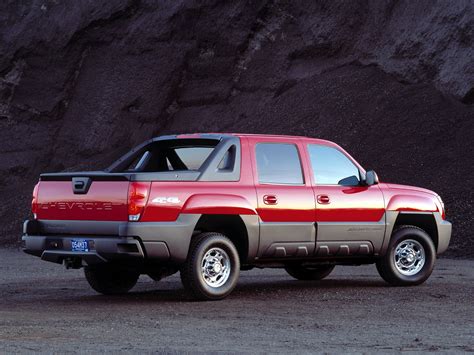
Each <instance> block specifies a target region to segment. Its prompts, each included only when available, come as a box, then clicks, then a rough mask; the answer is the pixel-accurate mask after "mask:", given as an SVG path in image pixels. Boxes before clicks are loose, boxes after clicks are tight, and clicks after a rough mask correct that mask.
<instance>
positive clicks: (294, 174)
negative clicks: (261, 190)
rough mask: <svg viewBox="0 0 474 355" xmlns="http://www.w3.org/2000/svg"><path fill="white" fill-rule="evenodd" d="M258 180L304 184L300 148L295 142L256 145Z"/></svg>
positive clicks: (273, 182) (271, 182) (268, 182)
mask: <svg viewBox="0 0 474 355" xmlns="http://www.w3.org/2000/svg"><path fill="white" fill-rule="evenodd" d="M255 149H256V156H257V171H258V181H259V182H260V183H263V184H303V173H302V171H301V162H300V158H299V155H298V150H297V148H296V146H295V145H293V144H284V143H259V144H257V146H256V148H255Z"/></svg>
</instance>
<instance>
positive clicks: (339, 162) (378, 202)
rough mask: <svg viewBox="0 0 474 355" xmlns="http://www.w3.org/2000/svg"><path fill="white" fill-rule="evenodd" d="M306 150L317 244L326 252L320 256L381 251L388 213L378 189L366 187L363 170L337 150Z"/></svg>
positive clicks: (311, 147)
mask: <svg viewBox="0 0 474 355" xmlns="http://www.w3.org/2000/svg"><path fill="white" fill-rule="evenodd" d="M307 148H308V155H309V160H310V165H311V169H312V172H313V179H314V187H313V188H314V194H315V197H316V222H317V241H318V245H319V246H324V248H325V249H324V250H320V251H319V254H325V253H329V254H334V253H342V255H344V254H347V255H351V254H365V253H366V254H371V253H372V252H374V251H377V250H378V249H380V247H381V245H382V242H383V238H384V234H385V214H384V213H385V209H384V199H383V195H382V191H381V190H380V188H379V186H378V185H372V186H364V185H363V184H362V183H361V171H360V169H359V168H358V167H357V166H356V164H355V163H354V162H353V161H352V160H351V159H350V158H349V156H347V155H346V153H345V152H343V151H342V150H340V149H338V148H337V147H335V146H334V147H333V146H326V145H318V144H308V146H307ZM344 242H345V243H344ZM369 243H370V244H369ZM341 246H343V250H340V248H341ZM331 248H333V249H334V250H331ZM361 248H362V249H363V250H360V249H361Z"/></svg>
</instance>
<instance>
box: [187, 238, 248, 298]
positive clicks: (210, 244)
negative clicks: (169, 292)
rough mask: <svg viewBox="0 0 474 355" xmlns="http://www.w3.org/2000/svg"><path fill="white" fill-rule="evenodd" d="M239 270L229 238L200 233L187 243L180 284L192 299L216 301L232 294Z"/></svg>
mask: <svg viewBox="0 0 474 355" xmlns="http://www.w3.org/2000/svg"><path fill="white" fill-rule="evenodd" d="M239 270H240V260H239V254H238V252H237V249H236V248H235V246H234V244H233V243H232V242H231V241H230V239H229V238H227V237H226V236H224V235H223V234H220V233H201V234H200V235H198V236H196V237H195V239H193V241H192V243H191V246H190V249H189V255H188V259H187V260H186V263H185V264H184V266H183V268H182V269H181V280H182V282H183V285H184V287H185V288H186V290H187V291H188V292H189V293H190V294H191V295H193V296H194V297H195V298H197V299H200V300H219V299H223V298H225V297H226V296H227V295H229V294H230V293H231V292H232V290H233V289H234V287H235V286H236V284H237V280H238V278H239Z"/></svg>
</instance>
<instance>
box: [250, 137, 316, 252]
mask: <svg viewBox="0 0 474 355" xmlns="http://www.w3.org/2000/svg"><path fill="white" fill-rule="evenodd" d="M252 143H253V144H250V147H253V154H252V156H253V161H254V164H253V165H254V167H255V168H256V169H255V171H254V177H255V186H256V192H257V199H258V203H257V211H258V214H259V216H260V244H259V251H258V255H259V257H263V258H266V257H277V258H283V257H304V256H309V255H312V254H313V251H314V247H315V225H314V222H315V200H314V193H313V189H312V187H311V183H310V179H309V175H308V174H306V176H305V171H304V169H303V164H302V158H301V157H302V154H301V149H302V148H303V146H299V145H298V144H294V142H291V141H288V142H287V141H285V140H283V139H280V140H271V139H270V138H262V139H257V138H254V140H253V142H252Z"/></svg>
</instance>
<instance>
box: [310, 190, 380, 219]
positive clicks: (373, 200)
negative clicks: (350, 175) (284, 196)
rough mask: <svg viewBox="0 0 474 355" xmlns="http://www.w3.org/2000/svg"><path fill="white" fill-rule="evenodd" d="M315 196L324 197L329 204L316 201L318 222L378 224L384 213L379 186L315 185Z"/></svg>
mask: <svg viewBox="0 0 474 355" xmlns="http://www.w3.org/2000/svg"><path fill="white" fill-rule="evenodd" d="M314 191H315V193H316V195H317V196H326V197H327V198H328V199H329V202H325V203H321V202H320V201H319V200H318V201H317V206H316V220H317V221H318V222H378V221H380V220H381V219H382V217H383V214H384V212H385V206H384V199H383V195H382V191H381V190H380V188H379V186H377V185H373V186H369V187H366V186H364V187H359V186H357V187H349V186H338V185H327V186H324V185H316V186H314Z"/></svg>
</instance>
